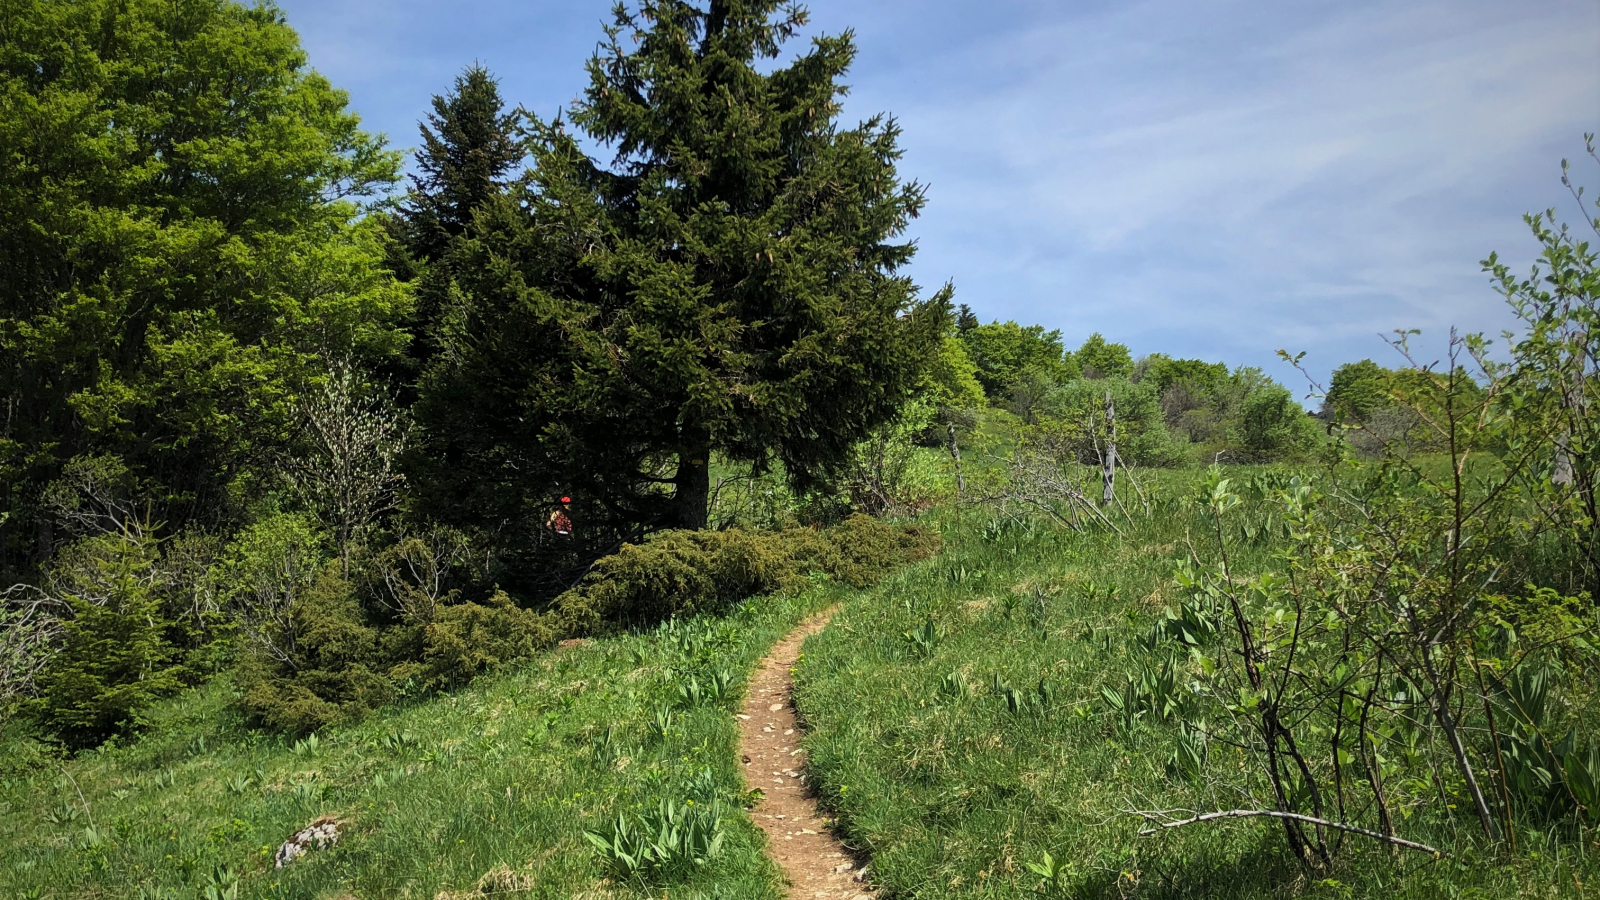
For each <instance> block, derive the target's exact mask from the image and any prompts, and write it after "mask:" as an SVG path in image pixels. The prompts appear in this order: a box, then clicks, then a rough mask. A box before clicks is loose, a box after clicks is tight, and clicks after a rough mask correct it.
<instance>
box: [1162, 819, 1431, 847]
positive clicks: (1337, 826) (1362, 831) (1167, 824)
mask: <svg viewBox="0 0 1600 900" xmlns="http://www.w3.org/2000/svg"><path fill="white" fill-rule="evenodd" d="M1133 814H1134V815H1136V816H1139V817H1140V818H1143V819H1145V820H1146V821H1149V822H1154V823H1156V824H1157V825H1158V826H1160V827H1161V828H1182V827H1183V826H1185V825H1194V824H1196V823H1199V822H1210V821H1213V820H1215V819H1252V818H1258V817H1266V818H1271V819H1294V820H1295V821H1299V822H1305V823H1306V824H1308V825H1320V826H1322V827H1323V828H1332V829H1334V830H1336V831H1348V832H1349V833H1351V834H1359V835H1361V836H1363V837H1369V838H1372V839H1374V840H1379V841H1383V842H1385V843H1389V844H1394V845H1395V846H1396V847H1404V848H1406V849H1407V850H1419V851H1421V852H1423V853H1431V854H1433V855H1434V856H1444V855H1445V854H1444V852H1443V851H1442V850H1439V849H1438V848H1436V847H1430V846H1428V845H1427V844H1419V843H1417V842H1416V841H1408V840H1406V839H1405V838H1397V837H1390V836H1389V835H1386V834H1383V833H1382V832H1378V831H1371V830H1368V829H1366V828H1359V827H1357V826H1355V825H1346V824H1344V823H1343V822H1333V821H1329V820H1328V819H1319V818H1317V817H1316V816H1307V815H1302V814H1300V813H1292V812H1280V811H1279V810H1276V809H1229V810H1223V811H1221V812H1209V813H1202V814H1201V815H1198V816H1191V817H1189V818H1187V819H1179V820H1177V821H1167V820H1168V819H1169V818H1170V817H1169V816H1168V815H1166V814H1165V813H1156V812H1143V811H1139V810H1134V811H1133ZM1156 831H1157V829H1155V828H1145V829H1141V830H1140V831H1139V834H1141V835H1150V834H1155V833H1156Z"/></svg>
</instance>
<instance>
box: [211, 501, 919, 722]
mask: <svg viewBox="0 0 1600 900" xmlns="http://www.w3.org/2000/svg"><path fill="white" fill-rule="evenodd" d="M937 541H938V536H937V535H936V534H934V533H932V532H930V531H927V530H925V529H921V528H914V527H913V528H897V527H895V526H891V525H889V524H887V523H884V522H880V521H877V520H874V519H869V518H866V517H864V516H862V517H856V518H853V519H850V520H848V521H846V522H844V523H842V524H840V525H838V526H835V527H834V528H832V529H829V530H827V531H817V530H813V529H808V528H792V529H788V530H785V531H777V532H759V531H720V532H709V531H698V532H685V531H673V532H663V533H661V534H658V535H656V536H655V537H653V538H651V539H650V540H648V541H646V542H644V543H642V544H638V545H628V546H624V547H623V548H622V549H621V550H620V551H619V552H618V553H616V554H615V555H613V556H609V557H606V558H604V559H602V560H600V561H599V562H598V563H596V564H595V566H594V568H593V569H592V570H591V572H590V573H589V575H588V576H587V577H586V578H585V579H584V581H583V582H582V583H581V584H580V585H579V586H578V587H577V588H574V589H573V590H571V591H568V592H567V593H565V594H563V595H561V596H560V597H558V598H557V600H556V602H555V604H554V605H553V607H552V608H551V609H549V610H544V611H540V610H534V609H527V608H524V607H521V606H519V605H517V603H516V602H515V601H514V600H513V599H512V598H511V597H510V596H508V595H507V594H505V593H504V592H501V591H495V592H494V593H493V594H492V595H491V596H490V597H488V598H487V599H485V600H483V601H481V602H472V601H461V600H460V599H459V597H458V594H457V593H456V589H455V588H451V587H447V586H446V585H447V582H448V579H446V578H445V577H444V575H442V574H440V573H441V572H442V571H443V568H444V567H446V566H448V565H450V562H449V560H448V559H444V558H443V557H440V556H439V555H438V554H436V553H435V550H434V549H430V546H431V545H425V543H424V542H422V541H420V540H418V539H409V540H407V541H406V542H403V543H402V544H399V545H397V546H396V547H395V548H394V549H392V550H391V551H387V552H383V553H380V554H378V555H377V557H376V567H377V568H378V569H380V571H379V573H378V574H376V575H374V576H373V580H374V581H377V582H378V583H376V584H372V585H369V586H367V587H369V588H370V591H369V592H368V593H365V594H364V593H363V591H364V590H365V588H363V586H362V585H360V584H358V583H356V582H355V581H353V580H352V579H350V578H347V577H346V576H345V575H344V574H343V573H342V571H341V569H342V566H341V565H340V563H339V562H338V561H332V562H327V563H324V564H322V568H321V569H320V570H318V571H316V572H315V574H314V577H311V578H310V579H309V580H307V577H306V573H305V572H304V570H303V568H302V566H303V565H304V562H305V560H306V559H307V558H308V556H309V554H311V553H313V552H314V551H315V546H316V540H315V535H314V533H312V532H311V531H310V529H309V527H306V526H305V524H304V523H303V521H301V520H294V519H292V518H289V517H278V518H276V519H274V520H269V521H268V522H267V523H263V525H262V526H260V527H258V528H256V529H253V530H252V531H250V532H249V533H247V535H245V536H244V537H243V538H241V541H239V542H236V544H237V546H236V547H235V548H233V550H232V551H231V555H230V559H231V560H233V562H232V563H231V568H230V569H229V571H230V572H232V573H235V574H234V577H235V582H234V583H233V584H232V586H231V587H230V588H229V590H230V591H232V592H233V594H234V595H235V596H236V597H239V598H240V599H238V600H237V601H236V602H235V608H236V609H238V610H239V611H240V615H241V617H248V618H244V622H245V624H246V626H247V629H249V630H250V632H251V633H252V634H253V635H255V636H256V640H254V641H253V642H251V643H250V645H249V646H248V647H247V648H246V652H245V653H244V654H243V658H242V659H241V661H240V664H239V671H238V677H239V682H240V686H241V688H242V692H243V697H242V700H241V704H242V706H243V707H244V709H245V711H246V713H247V714H248V716H249V717H250V719H251V720H252V721H254V722H256V723H258V724H261V725H265V726H267V727H270V728H273V729H275V730H280V731H286V732H291V733H304V732H309V731H314V730H316V729H318V728H321V727H323V726H324V725H328V724H332V723H335V722H345V721H350V720H353V719H356V718H359V717H361V716H363V715H365V714H366V713H367V712H368V711H370V710H372V709H373V708H375V707H377V706H379V705H382V704H384V703H387V702H390V701H391V700H393V699H394V698H396V697H398V696H400V695H401V693H403V692H404V691H405V690H409V689H417V690H424V691H431V690H439V689H444V688H449V687H453V686H455V685H459V684H462V683H464V682H466V681H468V680H470V679H472V678H473V677H475V676H477V675H480V674H483V673H485V672H489V671H492V670H494V669H497V668H499V667H501V666H504V665H506V664H508V663H511V662H514V661H516V660H520V659H526V658H528V657H529V656H531V655H533V654H535V653H538V652H540V651H542V650H547V649H549V648H550V647H553V646H554V645H555V644H556V642H557V641H559V640H561V639H563V638H569V637H581V636H585V635H589V634H593V633H595V632H598V631H601V630H603V629H605V628H607V627H612V626H615V625H617V624H623V623H639V622H646V621H655V620H662V619H672V618H673V617H675V616H689V615H695V614H698V613H705V612H719V611H723V610H725V609H727V608H728V607H729V606H731V605H732V604H733V603H735V602H737V601H739V600H742V599H744V598H746V597H749V596H751V595H754V594H763V593H769V592H773V591H779V590H783V589H785V588H787V587H789V586H791V585H793V584H794V583H796V582H797V581H798V580H799V579H801V578H803V577H804V576H805V575H807V574H808V573H812V572H822V573H826V574H828V575H830V576H832V577H835V578H838V579H839V580H841V581H844V582H847V583H849V584H851V585H855V586H865V585H866V584H868V583H869V582H871V581H872V580H873V579H875V578H877V577H878V576H879V575H881V574H882V573H883V572H885V571H887V570H888V569H890V568H892V567H894V566H895V565H898V564H901V563H904V562H907V561H910V560H912V559H916V558H919V557H921V556H924V555H926V554H928V553H929V552H931V551H932V550H933V549H934V548H935V547H936V546H937ZM452 552H454V551H452ZM457 555H459V554H457ZM451 558H454V557H451ZM402 569H403V577H402V573H401V570H402ZM429 573H432V574H429ZM391 576H392V577H391ZM363 597H365V598H366V599H368V600H369V601H371V602H369V603H367V604H365V605H363ZM396 612H398V613H399V615H398V616H396V615H395V613H396ZM397 619H398V620H397ZM700 639H701V638H700V637H699V636H695V637H694V638H693V640H695V641H699V640H700ZM708 679H709V680H708ZM697 688H698V690H699V692H700V694H703V695H704V696H703V697H702V696H699V695H697V697H696V698H695V702H696V703H698V702H701V701H702V700H704V701H705V702H716V703H721V702H725V701H726V699H727V698H728V697H729V696H731V694H730V691H731V689H732V682H731V679H730V678H728V677H726V676H724V677H722V678H721V679H720V680H718V678H717V675H716V674H715V673H712V674H711V675H709V676H708V678H702V679H701V680H700V681H699V682H698V684H697Z"/></svg>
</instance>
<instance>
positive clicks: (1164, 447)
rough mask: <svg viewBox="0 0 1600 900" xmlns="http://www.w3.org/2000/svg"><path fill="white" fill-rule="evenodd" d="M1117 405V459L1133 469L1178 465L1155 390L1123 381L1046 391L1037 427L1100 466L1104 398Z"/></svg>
mask: <svg viewBox="0 0 1600 900" xmlns="http://www.w3.org/2000/svg"><path fill="white" fill-rule="evenodd" d="M1107 394H1110V395H1111V399H1112V401H1113V402H1114V404H1115V406H1116V415H1117V455H1118V456H1119V457H1121V458H1122V459H1125V460H1127V461H1128V462H1129V463H1131V464H1133V465H1141V466H1170V465H1177V464H1179V463H1181V462H1182V461H1183V458H1184V454H1183V448H1182V446H1181V445H1180V444H1178V443H1177V442H1175V441H1174V440H1173V439H1172V436H1171V435H1170V434H1169V433H1168V432H1167V426H1166V423H1165V421H1164V420H1163V418H1162V414H1161V402H1160V397H1159V396H1158V395H1157V393H1156V390H1155V387H1154V386H1153V385H1150V384H1146V383H1144V382H1139V383H1137V384H1134V383H1132V382H1130V381H1128V380H1127V379H1126V378H1102V379H1099V380H1088V379H1084V380H1079V381H1074V382H1071V383H1069V384H1066V385H1063V386H1061V387H1059V388H1057V389H1055V390H1053V391H1051V392H1050V393H1049V395H1047V396H1046V397H1045V399H1044V401H1043V403H1042V404H1041V409H1040V421H1041V427H1042V428H1044V429H1045V430H1046V431H1048V432H1051V433H1052V434H1054V435H1056V436H1059V437H1061V438H1064V439H1065V440H1066V441H1067V446H1068V447H1069V448H1070V449H1071V451H1072V452H1073V453H1074V454H1075V455H1076V456H1077V458H1078V461H1079V462H1081V463H1085V464H1089V465H1094V464H1098V463H1099V462H1100V453H1101V451H1102V448H1104V447H1105V444H1106V395H1107Z"/></svg>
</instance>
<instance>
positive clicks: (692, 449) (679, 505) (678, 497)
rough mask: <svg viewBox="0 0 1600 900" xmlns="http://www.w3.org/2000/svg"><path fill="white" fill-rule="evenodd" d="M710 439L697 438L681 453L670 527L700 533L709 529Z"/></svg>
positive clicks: (708, 437)
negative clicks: (707, 526) (706, 528)
mask: <svg viewBox="0 0 1600 900" xmlns="http://www.w3.org/2000/svg"><path fill="white" fill-rule="evenodd" d="M710 461H711V438H710V436H708V435H696V436H694V437H692V438H691V439H690V440H689V441H688V442H686V444H685V446H684V447H682V448H680V449H679V450H678V472H677V474H676V475H674V476H673V478H672V483H673V485H674V486H675V487H676V490H675V491H674V492H673V495H672V515H671V525H672V527H673V528H685V529H689V530H691V531H699V530H701V529H703V528H705V527H706V517H707V515H708V514H709V513H710V501H711V466H710Z"/></svg>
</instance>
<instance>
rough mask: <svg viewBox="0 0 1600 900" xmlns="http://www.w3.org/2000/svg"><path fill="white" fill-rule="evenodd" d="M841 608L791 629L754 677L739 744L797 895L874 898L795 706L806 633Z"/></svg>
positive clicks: (770, 846) (820, 899) (761, 814)
mask: <svg viewBox="0 0 1600 900" xmlns="http://www.w3.org/2000/svg"><path fill="white" fill-rule="evenodd" d="M831 618H833V610H828V611H827V612H824V613H822V614H820V615H817V616H815V617H813V618H811V619H809V620H807V621H806V622H805V623H804V624H802V625H801V626H800V627H799V628H796V629H795V630H794V631H792V632H790V633H789V634H788V635H786V636H785V637H784V638H783V640H781V641H779V642H778V643H777V645H776V646H774V647H773V648H772V652H771V653H770V654H769V655H768V656H767V658H766V659H763V660H762V661H761V664H760V666H759V667H758V668H757V669H756V672H755V674H754V675H752V676H751V678H750V691H749V693H748V695H747V696H746V697H745V701H744V714H743V715H741V716H740V717H739V733H740V737H739V750H740V752H741V753H742V754H743V761H744V775H745V782H746V783H747V784H749V785H750V787H752V788H760V789H761V791H762V793H763V795H764V796H763V799H762V800H761V802H760V803H758V804H756V807H755V809H753V810H751V812H750V815H751V817H752V818H753V819H755V822H756V824H757V825H760V826H761V829H762V830H763V831H765V832H766V833H767V852H768V853H770V854H771V855H772V858H773V859H774V860H776V861H777V863H778V865H779V866H781V867H782V868H783V871H784V873H785V874H786V875H788V876H789V886H790V887H789V896H790V897H792V898H794V900H872V898H873V894H872V892H871V890H869V889H868V887H867V886H866V884H864V883H863V882H862V881H860V880H859V879H860V878H861V874H862V873H861V872H860V871H859V870H857V869H856V867H855V860H854V858H853V857H852V856H851V854H850V852H849V851H847V850H846V849H845V848H844V845H843V844H841V843H839V841H838V840H837V839H836V838H835V837H834V836H833V834H832V832H830V831H829V830H828V823H827V821H826V820H825V819H823V817H822V816H821V814H819V813H818V811H817V801H816V798H815V796H814V795H813V793H812V791H811V788H810V786H809V785H807V784H806V779H805V775H804V773H803V771H802V769H803V768H804V765H805V751H803V750H801V749H800V726H799V725H798V724H797V723H796V721H795V714H794V701H793V697H792V694H793V690H794V676H793V675H792V674H791V673H790V669H792V668H793V667H794V664H795V663H796V662H797V661H798V660H799V658H800V646H801V645H802V644H804V643H805V640H806V638H808V637H810V636H811V635H813V634H816V633H817V632H819V631H821V630H822V629H823V628H824V627H825V626H826V625H827V624H828V620H829V619H831Z"/></svg>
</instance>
